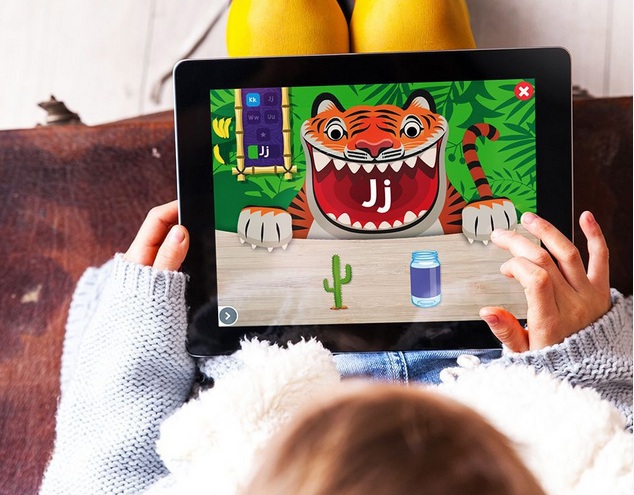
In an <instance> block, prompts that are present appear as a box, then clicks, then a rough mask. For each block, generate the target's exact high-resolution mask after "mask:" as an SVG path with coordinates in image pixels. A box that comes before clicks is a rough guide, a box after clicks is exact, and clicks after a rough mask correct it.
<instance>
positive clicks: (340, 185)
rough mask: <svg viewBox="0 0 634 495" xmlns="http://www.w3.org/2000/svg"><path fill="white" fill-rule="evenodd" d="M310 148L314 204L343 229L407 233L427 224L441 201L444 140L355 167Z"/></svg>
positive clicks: (348, 159) (345, 159) (356, 163)
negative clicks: (406, 229)
mask: <svg viewBox="0 0 634 495" xmlns="http://www.w3.org/2000/svg"><path fill="white" fill-rule="evenodd" d="M306 145H307V147H308V150H309V153H308V155H309V156H310V160H309V162H310V163H308V166H309V167H312V168H311V172H312V173H311V174H310V175H309V176H312V189H313V194H314V198H315V201H316V202H317V205H318V206H319V209H320V210H321V212H322V213H323V214H324V216H325V217H327V218H328V219H329V220H330V221H331V222H332V223H334V224H335V225H337V226H339V227H342V228H344V229H347V230H357V231H367V232H369V231H390V230H394V229H402V228H406V227H407V226H409V225H413V224H415V223H417V222H419V221H420V220H422V219H423V218H424V217H425V216H426V215H427V213H428V212H429V210H430V209H431V208H432V206H433V205H434V203H435V201H436V198H437V195H438V190H439V172H438V170H439V168H440V167H439V157H440V153H441V151H440V150H441V140H440V139H438V140H437V141H436V142H434V143H433V144H432V145H431V146H429V147H427V148H425V149H423V150H421V151H419V152H417V153H415V154H411V155H409V156H407V157H406V156H401V157H400V158H396V159H393V160H391V161H389V160H385V161H361V160H356V161H355V160H353V159H352V157H345V155H344V156H342V157H335V156H333V155H332V154H328V153H324V152H323V151H321V150H320V149H319V147H318V145H316V144H313V143H309V142H306ZM359 158H361V157H359Z"/></svg>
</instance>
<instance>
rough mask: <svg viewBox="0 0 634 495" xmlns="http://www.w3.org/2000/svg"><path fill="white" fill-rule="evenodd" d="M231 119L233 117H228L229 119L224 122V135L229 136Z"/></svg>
mask: <svg viewBox="0 0 634 495" xmlns="http://www.w3.org/2000/svg"><path fill="white" fill-rule="evenodd" d="M231 120H232V119H231V117H227V119H226V121H225V123H224V128H223V130H224V133H225V135H224V137H225V138H228V137H229V127H231Z"/></svg>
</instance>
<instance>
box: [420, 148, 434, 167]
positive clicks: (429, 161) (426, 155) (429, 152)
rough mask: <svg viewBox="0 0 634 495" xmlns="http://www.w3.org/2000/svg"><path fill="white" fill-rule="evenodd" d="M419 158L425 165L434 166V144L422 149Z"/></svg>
mask: <svg viewBox="0 0 634 495" xmlns="http://www.w3.org/2000/svg"><path fill="white" fill-rule="evenodd" d="M420 159H421V160H423V161H424V162H425V165H427V166H428V167H429V168H434V167H435V166H436V146H432V147H431V148H429V149H426V150H425V151H423V154H422V155H421V156H420Z"/></svg>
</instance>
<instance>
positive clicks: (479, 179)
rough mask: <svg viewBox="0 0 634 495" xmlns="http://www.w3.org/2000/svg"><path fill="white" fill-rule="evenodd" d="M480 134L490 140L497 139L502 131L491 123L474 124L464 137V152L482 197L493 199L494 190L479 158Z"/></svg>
mask: <svg viewBox="0 0 634 495" xmlns="http://www.w3.org/2000/svg"><path fill="white" fill-rule="evenodd" d="M480 136H485V137H486V138H487V139H489V140H490V141H495V140H496V139H497V138H499V137H500V132H499V131H498V130H497V129H496V128H495V127H494V126H492V125H491V124H484V123H482V124H473V125H472V126H471V127H469V128H468V129H467V130H466V131H465V133H464V136H463V138H462V152H463V154H464V159H465V161H466V162H467V167H469V172H470V173H471V177H472V178H473V181H474V182H475V185H476V188H477V190H478V194H479V195H480V199H491V198H493V191H491V186H490V184H489V181H488V180H487V178H486V175H485V173H484V169H483V168H482V164H481V163H480V160H479V159H478V153H477V150H476V139H477V138H478V137H480Z"/></svg>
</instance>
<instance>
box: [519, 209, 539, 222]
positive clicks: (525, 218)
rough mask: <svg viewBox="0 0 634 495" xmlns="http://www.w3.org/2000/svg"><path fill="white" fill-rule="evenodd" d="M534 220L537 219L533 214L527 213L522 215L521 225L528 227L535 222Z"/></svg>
mask: <svg viewBox="0 0 634 495" xmlns="http://www.w3.org/2000/svg"><path fill="white" fill-rule="evenodd" d="M536 218H537V215H535V213H531V212H530V211H527V212H526V213H524V214H523V215H522V223H523V224H525V225H530V224H531V223H533V222H534V221H535V219H536Z"/></svg>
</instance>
